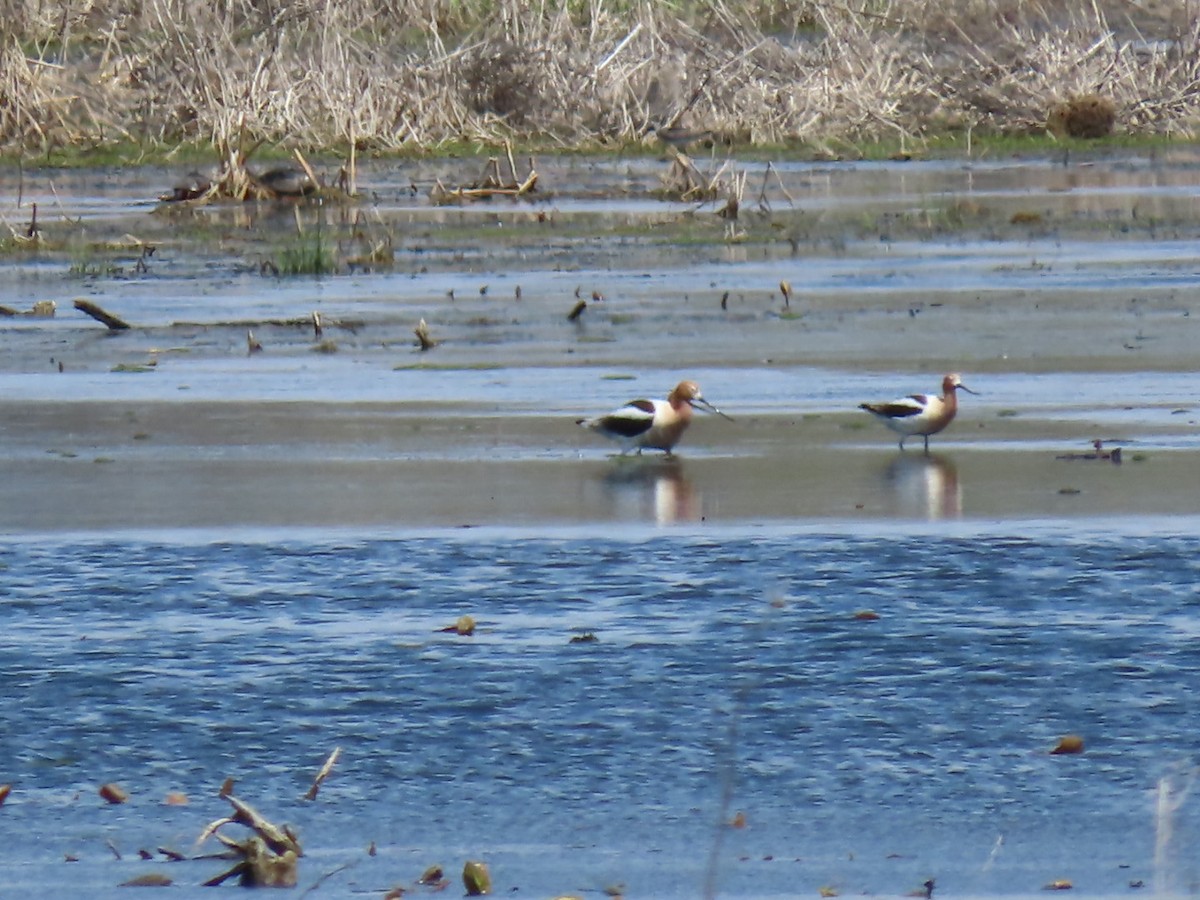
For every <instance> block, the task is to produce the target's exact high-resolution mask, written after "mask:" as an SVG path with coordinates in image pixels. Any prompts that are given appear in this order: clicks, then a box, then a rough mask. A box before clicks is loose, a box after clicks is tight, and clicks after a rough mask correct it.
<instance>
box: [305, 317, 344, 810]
mask: <svg viewBox="0 0 1200 900" xmlns="http://www.w3.org/2000/svg"><path fill="white" fill-rule="evenodd" d="M313 315H314V316H316V313H313ZM314 321H315V320H314ZM341 755H342V748H341V747H334V748H333V752H332V753H330V754H329V758H328V759H326V760H325V765H323V766H321V771H319V772H318V773H317V777H316V778H314V779H313V783H312V787H310V788H309V789H308V793H306V794H305V795H304V799H305V800H316V799H317V792H318V791H320V789H321V784H322V782H324V781H325V779H326V778H328V777H329V773H330V772H332V771H333V767H334V765H335V764H336V763H337V761H338V757H339V756H341Z"/></svg>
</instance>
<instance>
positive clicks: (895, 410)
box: [859, 375, 975, 453]
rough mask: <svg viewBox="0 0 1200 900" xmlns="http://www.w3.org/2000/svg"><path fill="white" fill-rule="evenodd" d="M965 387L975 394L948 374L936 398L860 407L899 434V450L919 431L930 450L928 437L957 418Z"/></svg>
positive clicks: (920, 396) (923, 396) (921, 396)
mask: <svg viewBox="0 0 1200 900" xmlns="http://www.w3.org/2000/svg"><path fill="white" fill-rule="evenodd" d="M959 390H963V391H966V392H967V393H968V394H974V393H975V391H973V390H971V389H970V388H969V387H967V386H966V385H965V384H963V383H962V380H961V379H960V378H959V377H958V376H957V375H947V376H946V377H945V378H943V379H942V396H940V397H934V396H931V395H929V394H913V395H912V396H911V397H901V398H900V399H899V400H892V401H891V402H890V403H860V404H859V409H865V410H866V411H867V412H869V413H870V414H871V415H873V416H875V418H877V419H879V420H880V421H881V422H883V424H884V425H886V426H887V427H888V428H890V429H892V431H894V432H896V433H897V434H898V435H900V449H901V450H903V449H904V441H905V439H906V438H909V437H912V436H913V435H914V434H919V435H921V437H923V438H924V439H925V452H926V453H928V452H929V436H930V435H931V434H937V433H938V432H939V431H941V430H942V429H943V428H945V427H946V426H947V425H949V424H950V423H951V422H953V421H954V416H955V414H956V413H957V412H958V395H957V393H956V391H959Z"/></svg>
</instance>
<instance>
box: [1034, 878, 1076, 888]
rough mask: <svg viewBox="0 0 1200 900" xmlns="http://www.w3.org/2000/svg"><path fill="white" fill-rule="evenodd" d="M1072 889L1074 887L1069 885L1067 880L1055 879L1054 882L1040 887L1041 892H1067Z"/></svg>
mask: <svg viewBox="0 0 1200 900" xmlns="http://www.w3.org/2000/svg"><path fill="white" fill-rule="evenodd" d="M1073 887H1075V885H1073V884H1071V882H1069V881H1068V880H1067V879H1065V878H1056V879H1055V880H1054V881H1051V882H1049V883H1047V884H1044V885H1042V890H1043V891H1069V890H1071V888H1073Z"/></svg>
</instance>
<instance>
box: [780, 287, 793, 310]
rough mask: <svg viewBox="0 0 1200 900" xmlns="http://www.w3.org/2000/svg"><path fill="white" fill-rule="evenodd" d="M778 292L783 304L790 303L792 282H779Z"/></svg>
mask: <svg viewBox="0 0 1200 900" xmlns="http://www.w3.org/2000/svg"><path fill="white" fill-rule="evenodd" d="M779 293H781V294H783V305H784V306H791V305H792V283H791V282H790V281H781V282H779Z"/></svg>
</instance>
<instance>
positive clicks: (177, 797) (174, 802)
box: [163, 791, 188, 806]
mask: <svg viewBox="0 0 1200 900" xmlns="http://www.w3.org/2000/svg"><path fill="white" fill-rule="evenodd" d="M163 803H165V804H167V806H187V804H188V798H187V794H185V793H183V791H171V792H169V793H168V794H167V796H166V797H165V798H163Z"/></svg>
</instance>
